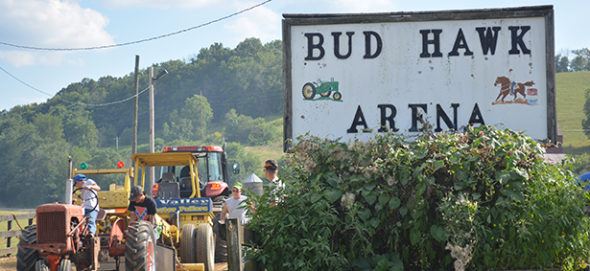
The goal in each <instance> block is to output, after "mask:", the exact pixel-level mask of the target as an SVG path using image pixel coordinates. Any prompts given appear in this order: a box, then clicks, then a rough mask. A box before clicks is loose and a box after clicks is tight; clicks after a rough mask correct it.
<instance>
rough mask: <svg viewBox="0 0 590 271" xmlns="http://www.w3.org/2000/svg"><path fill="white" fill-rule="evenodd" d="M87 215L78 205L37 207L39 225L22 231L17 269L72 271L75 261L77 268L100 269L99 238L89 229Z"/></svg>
mask: <svg viewBox="0 0 590 271" xmlns="http://www.w3.org/2000/svg"><path fill="white" fill-rule="evenodd" d="M95 196H96V194H95ZM95 208H96V206H95ZM87 219H88V218H87V217H85V216H84V208H83V207H82V206H78V205H72V204H65V203H48V204H43V205H41V206H39V207H37V225H31V226H28V227H26V228H25V229H24V230H23V231H22V234H21V240H20V243H19V250H18V253H17V270H19V271H21V270H23V271H24V270H43V271H45V270H51V271H57V270H59V271H66V270H67V271H70V270H72V263H73V264H74V265H75V266H76V270H97V269H98V254H99V252H100V238H99V237H95V236H93V235H92V234H90V233H89V232H88V229H87V225H88V223H87Z"/></svg>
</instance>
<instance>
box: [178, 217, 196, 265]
mask: <svg viewBox="0 0 590 271" xmlns="http://www.w3.org/2000/svg"><path fill="white" fill-rule="evenodd" d="M196 234H197V233H196V229H195V225H194V224H184V225H183V226H182V230H181V231H180V260H181V261H182V262H183V263H196V262H197V259H196V255H197V247H196V243H195V238H196Z"/></svg>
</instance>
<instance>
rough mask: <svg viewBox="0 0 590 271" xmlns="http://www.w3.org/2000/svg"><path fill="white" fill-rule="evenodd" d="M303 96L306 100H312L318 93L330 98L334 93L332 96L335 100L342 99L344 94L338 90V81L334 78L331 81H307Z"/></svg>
mask: <svg viewBox="0 0 590 271" xmlns="http://www.w3.org/2000/svg"><path fill="white" fill-rule="evenodd" d="M302 92H303V98H305V99H306V100H311V99H313V98H314V97H315V95H316V94H319V95H320V96H322V97H323V98H329V97H330V95H332V92H333V93H334V94H333V95H332V98H333V99H334V100H335V101H340V99H342V94H341V93H340V92H339V91H338V82H337V81H334V78H332V79H331V80H330V82H322V81H319V83H317V82H307V83H305V85H303V89H302Z"/></svg>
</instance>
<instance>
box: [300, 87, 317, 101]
mask: <svg viewBox="0 0 590 271" xmlns="http://www.w3.org/2000/svg"><path fill="white" fill-rule="evenodd" d="M301 92H302V93H303V98H305V99H306V100H311V99H313V97H315V94H316V92H315V86H314V85H313V84H312V83H305V85H303V89H302V90H301Z"/></svg>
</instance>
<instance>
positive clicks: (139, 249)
mask: <svg viewBox="0 0 590 271" xmlns="http://www.w3.org/2000/svg"><path fill="white" fill-rule="evenodd" d="M125 246H126V247H125V270H133V271H155V270H156V236H155V233H154V230H153V229H152V225H151V223H149V222H147V221H138V222H135V223H133V224H131V225H129V228H128V231H127V233H126V234H125Z"/></svg>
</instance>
